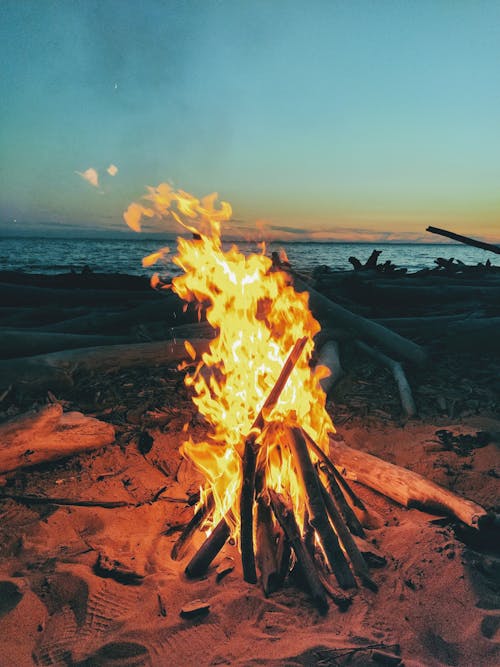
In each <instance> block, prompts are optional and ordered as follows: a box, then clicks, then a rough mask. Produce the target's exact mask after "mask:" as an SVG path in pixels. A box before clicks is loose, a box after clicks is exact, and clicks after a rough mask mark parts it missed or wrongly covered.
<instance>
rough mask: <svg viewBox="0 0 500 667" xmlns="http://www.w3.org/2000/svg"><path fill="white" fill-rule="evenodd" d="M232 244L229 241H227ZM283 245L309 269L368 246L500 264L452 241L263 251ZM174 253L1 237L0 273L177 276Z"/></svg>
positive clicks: (385, 253) (412, 267)
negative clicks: (152, 259)
mask: <svg viewBox="0 0 500 667" xmlns="http://www.w3.org/2000/svg"><path fill="white" fill-rule="evenodd" d="M165 245H167V246H169V248H170V253H169V255H168V256H167V258H166V261H165V262H164V263H163V264H162V265H160V266H159V267H152V268H149V269H144V268H143V267H142V262H141V260H142V258H143V257H144V256H146V255H149V254H150V253H152V252H154V251H155V250H157V249H158V248H159V247H162V246H165ZM226 245H227V247H228V248H229V247H230V245H231V244H230V243H228V244H226ZM238 247H239V248H240V250H241V251H242V252H243V253H245V254H248V253H251V252H258V253H260V252H262V250H261V248H260V246H259V245H258V244H256V243H248V242H239V243H238ZM281 248H283V249H284V250H285V251H286V254H287V256H288V258H289V260H290V262H291V263H292V265H293V266H294V267H296V268H298V269H302V270H307V271H308V270H311V269H313V268H314V267H317V266H320V265H325V266H328V267H330V268H331V269H333V270H342V269H351V268H352V267H351V265H350V264H349V257H351V256H355V257H357V258H358V259H359V260H360V261H361V262H364V261H366V260H367V259H368V257H369V256H370V254H371V252H372V250H374V249H377V250H381V251H382V254H381V255H380V258H379V262H381V263H383V262H385V261H386V260H390V261H391V262H393V263H394V264H396V265H397V266H398V267H404V268H407V269H408V271H409V272H413V271H418V270H419V269H423V268H432V267H433V266H435V264H434V260H435V259H436V258H437V257H445V258H450V257H454V258H455V259H457V260H460V261H462V262H464V263H465V264H469V265H472V264H477V263H478V262H486V261H487V260H488V259H489V260H490V261H491V262H492V263H493V264H497V265H498V264H500V259H499V258H498V256H495V255H494V254H492V253H491V252H486V251H484V250H480V249H479V248H472V247H470V246H466V245H463V244H452V243H328V242H322V243H317V242H316V243H312V242H300V243H269V244H267V246H266V253H267V254H268V255H270V253H271V252H273V251H275V250H280V249H281ZM175 254H176V241H175V240H172V241H164V240H158V239H144V238H141V237H137V239H77V238H71V239H63V238H44V239H42V238H30V237H24V238H20V237H19V238H13V237H12V238H0V271H5V270H9V271H25V272H28V273H47V274H54V273H65V272H68V271H77V272H80V271H81V270H82V269H83V268H84V267H89V268H90V269H91V270H93V271H95V272H100V273H128V274H133V275H151V274H152V273H153V272H154V271H156V270H158V269H159V270H160V272H161V273H163V274H165V275H176V274H178V273H179V272H180V270H179V269H178V268H177V267H176V266H175V264H173V263H172V261H171V260H172V258H173V257H174V256H175Z"/></svg>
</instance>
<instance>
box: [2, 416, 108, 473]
mask: <svg viewBox="0 0 500 667" xmlns="http://www.w3.org/2000/svg"><path fill="white" fill-rule="evenodd" d="M114 439H115V430H114V428H113V426H112V425H111V424H107V423H106V422H102V421H99V420H98V419H94V418H93V417H86V416H84V415H83V414H82V413H81V412H66V413H63V410H62V407H61V406H60V405H57V404H56V405H49V406H47V407H45V408H43V409H42V410H40V411H39V412H28V413H25V414H23V415H20V416H18V417H15V418H14V419H11V420H9V421H7V422H5V423H3V424H1V425H0V473H4V472H11V471H12V470H17V469H18V468H24V467H26V466H32V465H37V464H39V463H45V462H47V461H54V460H57V459H62V458H65V457H66V456H71V455H72V454H76V453H78V452H84V451H88V450H91V449H98V448H99V447H104V446H105V445H109V444H111V443H112V442H113V441H114Z"/></svg>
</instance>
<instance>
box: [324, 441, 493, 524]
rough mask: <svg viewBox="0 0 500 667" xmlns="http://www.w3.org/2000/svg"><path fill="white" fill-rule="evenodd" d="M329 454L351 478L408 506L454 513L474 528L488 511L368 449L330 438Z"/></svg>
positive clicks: (451, 514)
mask: <svg viewBox="0 0 500 667" xmlns="http://www.w3.org/2000/svg"><path fill="white" fill-rule="evenodd" d="M330 454H331V457H332V459H333V460H334V461H335V465H336V466H337V467H338V468H340V469H341V471H342V472H343V473H345V474H346V475H347V476H348V477H349V478H351V479H355V480H356V481H357V482H360V483H361V484H365V485H366V486H369V487H370V488H372V489H374V490H375V491H378V492H379V493H382V494H383V495H385V496H387V497H388V498H392V500H395V501H396V502H398V503H399V504H401V505H404V506H405V507H416V508H419V509H422V510H425V511H427V512H431V513H433V514H444V515H447V516H453V517H455V518H457V519H459V520H460V521H463V523H465V524H467V525H468V526H471V527H472V528H478V526H479V523H480V521H481V519H482V518H483V517H486V516H487V514H488V513H487V512H486V510H485V509H484V508H483V507H481V505H478V504H477V503H475V502H473V501H472V500H467V499H466V498H462V497H460V496H457V495H456V494H455V493H453V492H452V491H449V490H448V489H445V488H444V487H442V486H439V485H438V484H435V483H434V482H431V481H430V480H428V479H425V477H422V475H419V474H417V473H416V472H412V471H411V470H407V469H406V468H401V467H400V466H396V465H393V464H392V463H388V462H387V461H383V460H382V459H380V458H378V457H377V456H373V455H372V454H368V453H367V452H362V451H359V450H357V449H352V448H351V447H348V446H347V445H345V444H343V443H340V442H338V441H334V440H330Z"/></svg>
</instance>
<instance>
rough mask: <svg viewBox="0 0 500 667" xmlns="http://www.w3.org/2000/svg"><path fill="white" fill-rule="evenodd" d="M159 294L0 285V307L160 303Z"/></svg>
mask: <svg viewBox="0 0 500 667" xmlns="http://www.w3.org/2000/svg"><path fill="white" fill-rule="evenodd" d="M162 298H163V297H162V295H161V294H160V293H158V292H155V291H154V290H149V291H143V292H138V291H126V290H106V289H57V288H45V287H33V286H29V285H15V286H14V285H11V284H9V283H0V306H23V305H37V304H38V305H40V304H49V303H53V304H55V305H58V306H65V305H66V306H76V305H84V304H87V305H91V306H96V305H98V304H101V305H102V304H105V305H111V304H121V305H127V304H133V303H136V304H137V303H140V302H141V301H144V300H148V301H152V300H154V301H157V302H158V303H161V301H162Z"/></svg>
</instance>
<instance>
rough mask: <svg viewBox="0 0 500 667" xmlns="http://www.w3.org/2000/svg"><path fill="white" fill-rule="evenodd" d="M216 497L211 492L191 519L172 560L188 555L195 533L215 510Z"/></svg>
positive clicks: (177, 543)
mask: <svg viewBox="0 0 500 667" xmlns="http://www.w3.org/2000/svg"><path fill="white" fill-rule="evenodd" d="M214 506H215V503H214V497H213V494H212V492H209V493H208V495H207V497H206V498H205V502H204V503H203V505H201V507H199V508H198V509H197V510H196V512H195V513H194V514H193V516H192V517H191V521H189V523H188V524H187V525H186V526H185V528H184V529H183V530H182V532H181V534H180V535H179V537H178V538H177V540H176V542H175V544H174V546H173V547H172V552H171V554H170V557H171V558H172V560H180V559H181V558H182V557H183V556H184V555H185V553H186V551H187V549H188V546H189V543H190V541H191V538H192V536H193V534H194V533H195V531H196V530H197V529H198V528H199V527H200V526H201V524H202V523H203V521H204V520H205V519H206V518H208V517H209V516H210V515H211V513H212V512H213V510H214Z"/></svg>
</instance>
